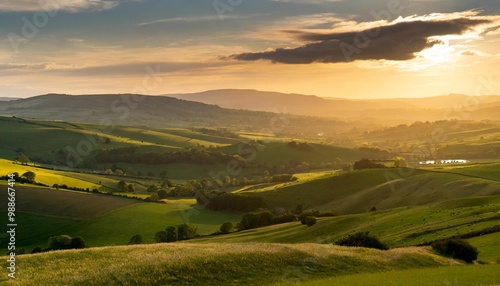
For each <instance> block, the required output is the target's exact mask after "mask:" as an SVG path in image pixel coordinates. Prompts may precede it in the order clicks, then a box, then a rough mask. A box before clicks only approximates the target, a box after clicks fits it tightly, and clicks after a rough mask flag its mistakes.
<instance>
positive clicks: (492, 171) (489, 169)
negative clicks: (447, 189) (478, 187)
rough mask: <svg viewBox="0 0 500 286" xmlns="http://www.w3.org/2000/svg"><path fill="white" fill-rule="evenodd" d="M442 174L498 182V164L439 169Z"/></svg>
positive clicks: (499, 170)
mask: <svg viewBox="0 0 500 286" xmlns="http://www.w3.org/2000/svg"><path fill="white" fill-rule="evenodd" d="M441 168H442V169H441V170H442V171H444V172H453V173H457V174H464V175H468V176H474V177H480V178H485V179H490V180H495V181H500V163H488V164H468V165H465V166H462V167H448V168H443V167H441Z"/></svg>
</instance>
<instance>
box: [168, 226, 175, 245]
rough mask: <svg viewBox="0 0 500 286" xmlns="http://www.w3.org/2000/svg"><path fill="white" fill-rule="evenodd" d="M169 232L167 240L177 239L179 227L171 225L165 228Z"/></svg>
mask: <svg viewBox="0 0 500 286" xmlns="http://www.w3.org/2000/svg"><path fill="white" fill-rule="evenodd" d="M165 232H166V233H167V236H166V240H167V242H174V241H177V228H176V227H175V226H169V227H167V228H166V229H165Z"/></svg>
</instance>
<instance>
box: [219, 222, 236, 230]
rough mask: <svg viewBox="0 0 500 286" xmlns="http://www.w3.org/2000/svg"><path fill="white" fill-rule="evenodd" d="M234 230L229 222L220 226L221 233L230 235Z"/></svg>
mask: <svg viewBox="0 0 500 286" xmlns="http://www.w3.org/2000/svg"><path fill="white" fill-rule="evenodd" d="M233 228H234V225H233V223H232V222H230V221H228V222H225V223H223V224H222V225H221V226H220V228H219V231H220V233H230V232H231V231H232V230H233Z"/></svg>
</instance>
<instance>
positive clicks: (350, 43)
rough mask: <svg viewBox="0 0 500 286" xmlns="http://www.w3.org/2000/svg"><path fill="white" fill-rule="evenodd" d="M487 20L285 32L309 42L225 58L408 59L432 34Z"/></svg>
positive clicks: (452, 32)
mask: <svg viewBox="0 0 500 286" xmlns="http://www.w3.org/2000/svg"><path fill="white" fill-rule="evenodd" d="M490 22H491V21H490V20H486V19H470V18H458V19H449V20H440V21H421V20H419V21H412V22H399V23H396V24H392V25H386V26H380V27H377V28H371V29H366V30H363V31H357V32H345V33H326V34H318V33H310V32H301V31H287V32H288V33H292V34H295V37H296V38H298V39H301V40H304V41H309V43H308V44H305V45H303V46H300V47H297V48H277V49H274V50H272V51H265V52H256V53H242V54H237V55H232V56H230V57H228V58H231V59H236V60H241V61H256V60H270V61H272V62H274V63H286V64H308V63H313V62H322V63H336V62H351V61H355V60H382V59H384V60H397V61H404V60H410V59H413V58H414V57H415V53H417V52H420V51H422V50H424V49H426V48H430V47H432V46H434V45H436V44H439V43H440V42H439V41H436V40H431V39H429V38H430V37H432V36H444V35H460V34H463V33H464V32H466V31H467V30H469V29H471V28H473V27H475V26H477V25H480V24H486V23H490Z"/></svg>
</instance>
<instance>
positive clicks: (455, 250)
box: [432, 239, 479, 263]
mask: <svg viewBox="0 0 500 286" xmlns="http://www.w3.org/2000/svg"><path fill="white" fill-rule="evenodd" d="M432 248H433V249H435V250H436V251H437V252H439V253H441V254H442V255H446V256H451V257H453V258H455V259H461V260H463V261H465V262H467V263H472V261H474V260H476V259H477V255H478V254H479V251H478V250H477V248H475V247H474V246H472V245H470V244H469V243H468V242H467V241H465V240H461V239H448V240H444V241H438V242H435V243H433V244H432Z"/></svg>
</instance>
